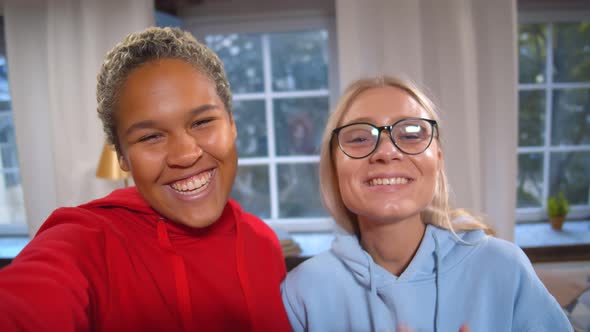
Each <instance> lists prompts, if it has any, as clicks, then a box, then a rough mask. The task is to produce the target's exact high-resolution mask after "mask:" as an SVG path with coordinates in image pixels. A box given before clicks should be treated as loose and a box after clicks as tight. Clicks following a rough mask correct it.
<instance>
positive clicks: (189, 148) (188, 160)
mask: <svg viewBox="0 0 590 332" xmlns="http://www.w3.org/2000/svg"><path fill="white" fill-rule="evenodd" d="M202 154H203V149H202V148H201V146H200V145H199V142H197V140H196V139H195V138H194V137H192V136H191V135H189V134H186V133H183V134H182V135H180V136H178V137H174V138H173V139H170V141H169V146H168V160H167V161H168V165H169V166H171V167H190V166H192V165H194V163H195V162H196V161H197V160H198V159H199V158H200V157H201V155H202Z"/></svg>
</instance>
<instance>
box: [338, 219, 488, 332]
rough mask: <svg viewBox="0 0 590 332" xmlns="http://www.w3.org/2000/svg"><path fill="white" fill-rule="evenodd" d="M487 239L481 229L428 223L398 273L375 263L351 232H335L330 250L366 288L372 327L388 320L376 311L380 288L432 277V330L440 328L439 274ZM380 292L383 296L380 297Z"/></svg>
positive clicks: (386, 324)
mask: <svg viewBox="0 0 590 332" xmlns="http://www.w3.org/2000/svg"><path fill="white" fill-rule="evenodd" d="M486 240H487V237H486V235H485V234H484V232H483V231H479V230H478V231H468V232H461V233H458V234H453V233H452V232H450V231H448V230H444V229H440V228H437V227H435V226H432V225H427V226H426V231H425V232H424V237H423V238H422V242H421V243H420V246H419V247H418V251H417V252H416V255H415V256H414V258H413V259H412V261H411V262H410V264H409V265H408V267H407V268H406V269H405V270H404V272H403V273H402V274H401V275H400V276H395V275H393V274H391V273H390V272H389V271H387V270H385V269H384V268H383V267H381V266H379V265H377V264H376V263H375V261H374V260H373V258H372V257H371V256H370V255H369V254H368V253H367V252H366V251H365V250H364V249H363V248H362V247H361V245H360V243H359V241H358V238H357V237H356V236H354V235H337V236H336V238H335V239H334V242H333V243H332V252H333V253H334V254H335V255H336V257H338V258H339V259H340V260H341V261H342V262H343V263H344V264H345V265H346V266H347V267H348V269H349V270H350V271H351V272H352V274H353V275H354V278H355V279H356V280H357V281H358V282H359V283H360V284H361V285H363V286H364V287H366V288H367V289H368V290H369V312H370V315H371V329H372V330H381V329H382V328H384V327H385V326H389V321H388V320H387V319H385V320H383V318H384V317H383V316H381V315H378V314H377V313H376V311H377V310H378V309H377V308H378V301H380V299H383V300H384V301H387V296H386V293H384V294H381V290H382V289H383V290H386V289H387V287H388V286H390V285H391V284H394V283H412V282H422V281H425V280H430V279H432V280H433V282H434V283H435V286H436V287H435V290H436V293H435V294H434V298H435V309H434V331H439V330H440V329H439V327H440V322H439V319H440V315H439V307H440V301H441V300H440V292H441V288H444V285H441V281H440V276H441V275H442V274H444V273H445V271H448V270H450V269H452V268H453V267H454V266H455V265H456V264H459V263H460V262H461V260H462V259H463V258H464V257H465V256H466V255H468V254H469V253H470V252H471V251H472V250H473V249H474V245H475V244H478V243H481V242H482V241H486ZM382 295H385V296H384V297H383V298H382ZM389 307H390V308H389V309H390V312H391V315H392V317H391V318H392V319H393V321H395V320H397V318H396V317H395V316H397V314H396V308H395V307H394V306H393V307H392V306H391V305H390V306H389Z"/></svg>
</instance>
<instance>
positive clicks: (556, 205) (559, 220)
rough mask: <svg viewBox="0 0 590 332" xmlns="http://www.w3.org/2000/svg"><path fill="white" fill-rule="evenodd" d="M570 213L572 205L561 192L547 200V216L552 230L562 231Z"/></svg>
mask: <svg viewBox="0 0 590 332" xmlns="http://www.w3.org/2000/svg"><path fill="white" fill-rule="evenodd" d="M569 212H570V204H569V202H568V201H567V198H565V196H564V195H563V193H562V192H559V193H558V194H557V195H556V196H549V199H547V215H548V216H549V221H550V222H551V228H553V229H554V230H557V231H560V230H561V228H562V226H563V222H564V220H565V216H567V214H568V213H569Z"/></svg>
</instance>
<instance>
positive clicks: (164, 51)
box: [0, 27, 290, 332]
mask: <svg viewBox="0 0 590 332" xmlns="http://www.w3.org/2000/svg"><path fill="white" fill-rule="evenodd" d="M96 95H97V103H98V114H99V117H100V119H101V121H102V125H103V128H104V131H105V134H106V137H107V140H108V141H109V142H110V143H113V144H114V146H115V149H116V151H117V155H118V159H119V164H120V166H121V168H122V169H123V170H125V171H128V172H130V173H131V175H132V177H133V181H134V183H135V186H134V187H130V188H125V189H119V190H115V191H114V192H112V193H111V194H109V195H107V196H106V197H103V198H99V199H96V200H94V201H91V202H88V203H86V204H83V205H81V206H78V207H66V208H60V209H57V210H56V211H55V212H54V213H53V214H52V215H51V216H50V217H49V218H48V219H47V221H46V222H45V223H44V224H43V226H42V227H41V229H40V230H39V232H38V233H37V234H36V236H35V237H34V238H33V239H32V240H31V242H30V243H29V244H28V245H27V246H26V247H25V248H24V249H23V251H22V252H21V253H20V254H19V255H18V256H17V257H16V258H15V259H14V261H13V262H12V263H11V264H10V265H9V266H7V267H5V268H4V269H2V270H1V271H0V331H2V332H13V331H15V332H16V331H19V332H20V331H35V332H38V331H52V332H53V331H60V332H74V331H76V332H81V331H95V332H102V331H104V332H111V331H113V332H114V331H289V330H290V326H289V321H288V319H287V315H286V314H285V311H284V309H283V305H282V301H281V294H280V291H279V287H280V283H281V281H282V280H283V279H284V277H285V274H286V271H285V262H284V259H283V256H282V252H281V248H280V244H279V241H278V239H277V237H276V235H275V234H274V232H273V231H272V230H271V229H270V228H269V227H268V226H267V225H266V224H265V223H264V222H263V221H262V220H260V219H259V218H257V217H255V216H253V215H251V214H249V213H247V212H245V211H243V210H242V208H241V207H240V205H239V204H238V203H237V202H235V201H233V200H231V199H230V198H229V195H230V192H231V190H232V185H233V182H234V178H235V175H236V169H237V160H238V155H237V148H236V144H235V140H236V137H237V130H236V125H235V123H234V119H233V116H232V113H231V92H230V89H229V83H228V81H227V77H226V75H225V72H224V69H223V64H222V63H221V61H220V59H219V58H218V57H217V55H216V54H215V53H213V52H212V51H211V50H210V49H208V48H207V47H206V46H205V45H203V44H201V43H200V42H198V41H197V40H196V39H195V38H194V37H193V36H192V35H191V34H190V33H188V32H186V31H182V30H180V29H175V28H155V27H154V28H148V29H146V30H144V31H140V32H137V33H132V34H130V35H128V36H127V37H125V38H124V39H123V40H122V41H121V42H120V43H119V44H117V45H116V46H115V47H114V48H113V49H112V50H111V51H110V52H109V53H108V54H107V55H106V57H105V59H104V62H103V65H102V67H101V69H100V71H99V73H98V84H97V93H96ZM80 111H81V112H83V111H88V110H80Z"/></svg>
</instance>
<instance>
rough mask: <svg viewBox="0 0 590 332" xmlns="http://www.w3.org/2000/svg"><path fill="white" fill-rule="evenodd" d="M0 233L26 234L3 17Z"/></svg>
mask: <svg viewBox="0 0 590 332" xmlns="http://www.w3.org/2000/svg"><path fill="white" fill-rule="evenodd" d="M0 36H1V40H0V235H1V234H7V233H26V229H27V228H26V222H25V207H24V200H23V189H22V185H21V180H20V173H19V166H18V155H17V151H16V140H15V133H14V121H13V116H12V107H11V99H10V92H9V88H8V71H7V68H6V55H5V54H6V52H5V50H6V46H5V42H4V20H3V19H1V18H0Z"/></svg>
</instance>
